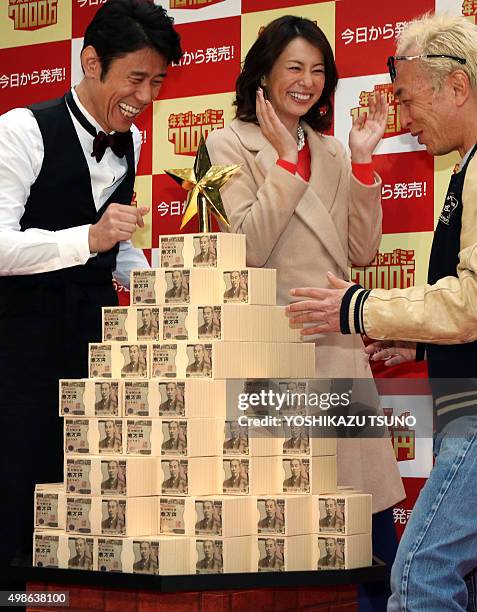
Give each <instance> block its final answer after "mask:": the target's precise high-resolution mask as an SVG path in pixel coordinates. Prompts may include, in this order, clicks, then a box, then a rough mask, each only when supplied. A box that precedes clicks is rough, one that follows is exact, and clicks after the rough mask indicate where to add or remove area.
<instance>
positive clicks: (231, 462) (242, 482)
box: [222, 458, 249, 495]
mask: <svg viewBox="0 0 477 612" xmlns="http://www.w3.org/2000/svg"><path fill="white" fill-rule="evenodd" d="M222 463H223V468H224V472H225V480H224V482H223V485H222V487H223V492H224V493H235V494H242V495H243V494H245V493H248V492H249V483H248V469H249V460H248V459H238V458H233V459H223V462H222Z"/></svg>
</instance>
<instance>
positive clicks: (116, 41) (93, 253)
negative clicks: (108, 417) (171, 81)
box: [0, 0, 182, 581]
mask: <svg viewBox="0 0 477 612" xmlns="http://www.w3.org/2000/svg"><path fill="white" fill-rule="evenodd" d="M181 54H182V52H181V49H180V43H179V36H178V34H177V32H175V30H174V28H173V26H172V19H170V18H169V17H168V16H167V14H166V12H165V11H164V9H162V8H161V7H159V6H156V5H155V3H154V2H153V1H152V0H108V1H107V2H105V3H103V4H102V5H101V7H100V8H99V9H98V10H97V12H96V14H95V16H94V18H93V19H92V21H91V23H90V24H89V25H88V27H87V28H86V31H85V35H84V43H83V49H82V51H81V66H82V69H83V78H82V80H81V82H80V83H79V84H78V85H77V86H76V87H74V88H72V89H71V90H70V91H68V92H67V93H66V95H65V96H64V97H62V98H58V99H56V100H49V101H46V102H42V103H40V104H35V105H32V106H30V107H29V108H16V109H13V110H11V111H9V112H8V113H6V114H4V115H2V116H1V117H0V142H1V143H2V146H1V148H0V184H1V186H2V189H1V191H0V372H1V379H0V388H1V393H0V430H1V431H2V432H4V435H3V438H2V445H1V450H0V463H1V464H2V471H1V475H2V483H3V486H4V490H5V492H7V491H8V498H9V499H10V500H11V503H4V504H2V506H1V508H0V540H1V542H2V547H1V549H0V581H2V580H3V579H4V578H5V576H6V575H7V568H8V566H9V565H10V564H11V561H12V558H13V556H14V555H15V554H16V553H17V554H18V555H21V556H23V555H24V553H25V552H28V550H29V549H30V548H31V539H32V538H31V531H32V525H33V513H32V510H33V487H34V483H35V482H57V481H60V480H62V476H63V474H62V472H63V470H62V463H63V460H62V452H61V448H62V437H63V436H62V422H61V420H60V419H59V417H58V379H59V378H81V377H84V376H87V365H88V342H97V341H99V340H101V306H113V305H117V295H116V293H115V291H114V288H113V283H112V278H113V273H114V276H115V278H117V279H118V280H119V281H120V282H122V283H123V284H126V285H127V284H128V278H129V272H130V270H131V269H134V268H145V267H148V263H147V261H146V259H145V257H144V255H143V253H142V252H141V251H140V250H138V249H135V248H134V247H133V246H132V244H131V241H130V238H131V236H132V234H133V233H134V231H135V229H136V227H138V226H139V227H143V226H144V222H143V216H144V215H145V214H146V213H147V208H144V207H140V208H136V207H133V206H130V204H131V200H132V196H133V189H134V179H135V172H136V167H137V162H138V157H139V152H140V148H141V135H140V132H139V130H138V129H137V127H135V126H134V121H135V120H136V118H138V117H139V115H140V114H141V113H142V112H143V111H144V110H145V109H147V108H148V107H150V105H151V104H152V101H153V100H154V99H155V98H156V97H157V96H158V95H159V91H160V89H161V86H162V83H163V81H164V78H165V77H166V72H167V67H168V65H169V64H170V63H171V62H175V61H178V60H179V59H180V57H181ZM19 440H22V449H23V450H22V453H21V456H20V459H19V460H18V461H15V468H14V469H13V468H12V467H11V466H12V461H11V458H12V457H13V456H15V457H18V442H19Z"/></svg>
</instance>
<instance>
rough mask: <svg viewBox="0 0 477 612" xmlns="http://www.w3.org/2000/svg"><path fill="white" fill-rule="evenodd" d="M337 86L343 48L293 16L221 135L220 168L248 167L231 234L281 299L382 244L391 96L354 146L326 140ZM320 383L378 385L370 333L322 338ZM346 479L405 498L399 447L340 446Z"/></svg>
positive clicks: (263, 50) (383, 502) (377, 502)
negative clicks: (378, 167)
mask: <svg viewBox="0 0 477 612" xmlns="http://www.w3.org/2000/svg"><path fill="white" fill-rule="evenodd" d="M336 83H337V73H336V66H335V63H334V58H333V53H332V50H331V47H330V45H329V43H328V41H327V40H326V37H325V36H324V34H323V33H322V32H321V30H320V29H319V28H318V27H317V26H316V25H315V24H314V23H313V22H311V21H309V20H306V19H301V18H298V17H290V16H287V17H282V18H280V19H277V20H275V21H274V22H272V23H271V24H269V25H268V26H267V27H266V28H265V29H264V31H263V32H262V33H261V35H260V36H259V38H258V39H257V41H256V42H255V43H254V45H253V46H252V47H251V49H250V51H249V52H248V54H247V57H246V59H245V62H244V66H243V70H242V73H241V75H240V76H239V79H238V81H237V100H236V105H237V118H236V119H234V121H232V123H231V124H230V125H229V126H228V127H226V128H225V129H223V130H217V131H214V132H212V133H211V134H210V135H209V138H208V140H207V148H208V151H209V154H210V157H211V160H212V163H216V164H235V163H237V164H241V171H240V173H239V174H238V175H236V176H235V177H234V178H233V179H232V180H231V181H229V182H228V183H227V185H226V186H225V187H224V188H223V189H222V190H221V193H222V198H223V201H224V204H225V208H226V211H227V214H228V216H229V220H230V224H231V227H230V231H232V232H238V233H244V234H246V236H247V264H248V265H249V266H251V267H267V268H275V269H276V270H277V284H278V303H279V304H287V303H289V301H290V296H289V291H290V289H291V288H293V287H306V286H327V278H326V273H327V272H328V271H331V272H333V273H334V274H336V275H337V276H339V277H340V278H344V279H347V278H348V266H349V264H350V262H353V263H354V264H357V265H366V264H368V263H369V262H370V261H371V260H372V259H373V257H374V255H375V253H376V251H377V249H378V246H379V241H380V238H381V201H380V195H381V180H380V178H379V176H377V175H376V174H374V173H373V171H372V165H371V164H372V159H371V155H372V152H373V150H374V148H375V146H376V145H377V143H378V142H379V140H380V139H381V137H382V134H383V132H384V127H385V123H386V117H387V106H386V103H385V101H384V100H383V99H381V98H379V99H377V100H376V102H374V103H372V104H371V108H370V112H369V113H368V118H367V120H364V118H361V119H360V120H358V121H357V122H355V124H354V125H353V128H352V130H351V133H350V140H349V144H350V149H351V152H352V162H353V165H352V164H351V163H350V161H349V159H348V156H347V154H346V151H345V149H344V147H343V145H342V144H341V143H340V142H338V140H336V139H335V138H333V137H331V136H324V135H323V134H322V132H323V131H325V130H326V129H327V128H329V126H330V125H331V120H332V106H331V98H332V94H333V92H334V90H335V87H336ZM312 340H313V341H314V342H315V343H316V375H317V377H320V378H328V377H342V378H345V377H349V378H372V373H371V370H370V368H369V364H368V357H367V356H366V354H365V353H364V350H363V343H362V341H361V338H360V337H356V336H342V335H341V334H329V335H326V336H315V337H313V338H312ZM338 465H339V483H340V484H347V485H353V486H354V487H356V488H357V489H360V490H363V491H366V492H370V493H372V494H373V511H374V512H380V511H383V510H385V509H386V508H390V507H391V506H392V505H394V504H395V503H397V502H398V501H400V500H401V499H402V498H403V497H404V490H403V487H402V483H401V479H400V477H399V472H398V469H397V464H396V460H395V458H394V452H393V449H392V446H391V443H390V441H389V439H362V440H349V439H346V440H339V443H338Z"/></svg>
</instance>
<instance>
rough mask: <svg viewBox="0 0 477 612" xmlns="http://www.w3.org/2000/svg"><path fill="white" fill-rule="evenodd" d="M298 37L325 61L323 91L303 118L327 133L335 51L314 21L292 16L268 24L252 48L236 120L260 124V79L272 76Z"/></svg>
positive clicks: (241, 82)
mask: <svg viewBox="0 0 477 612" xmlns="http://www.w3.org/2000/svg"><path fill="white" fill-rule="evenodd" d="M298 37H301V38H304V39H305V40H306V41H308V42H309V43H310V44H312V45H313V46H314V47H316V48H317V49H319V50H320V51H321V53H322V54H323V59H324V62H325V86H324V88H323V92H322V94H321V96H320V99H319V100H318V102H317V103H316V104H314V105H313V106H312V107H311V108H310V110H309V111H308V112H307V113H306V115H304V116H303V119H304V120H305V121H306V122H307V123H308V124H309V125H310V126H311V127H312V128H313V129H314V130H318V131H320V132H324V131H326V130H327V129H328V128H329V127H330V126H331V121H332V119H333V103H332V96H333V93H334V91H335V89H336V85H337V83H338V71H337V69H336V64H335V59H334V56H333V51H332V49H331V46H330V43H329V42H328V39H327V38H326V36H325V35H324V33H323V32H322V30H320V28H319V27H318V26H317V25H316V24H315V23H313V21H310V20H309V19H304V18H303V17H295V16H293V15H285V16H283V17H280V18H279V19H275V20H274V21H272V22H271V23H269V24H268V25H267V26H266V28H265V29H264V30H263V31H262V32H261V33H260V35H259V37H258V38H257V40H256V41H255V42H254V43H253V45H252V46H251V47H250V50H249V52H248V53H247V55H246V57H245V61H244V63H243V67H242V72H241V73H240V76H239V78H238V79H237V83H236V86H235V91H236V94H237V97H236V100H235V102H234V104H235V105H236V106H237V112H236V117H237V118H238V119H241V120H242V121H247V122H249V123H258V120H257V115H256V114H255V105H256V92H257V88H258V87H259V86H260V78H261V77H262V76H263V75H267V74H269V73H270V71H271V69H272V68H273V65H274V63H275V62H276V60H277V58H278V57H279V56H280V55H281V53H282V52H283V50H284V49H285V47H286V46H287V45H288V44H289V43H290V42H291V41H292V40H294V39H295V38H298ZM320 109H321V112H323V111H325V112H323V114H320Z"/></svg>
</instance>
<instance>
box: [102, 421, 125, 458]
mask: <svg viewBox="0 0 477 612" xmlns="http://www.w3.org/2000/svg"><path fill="white" fill-rule="evenodd" d="M98 427H99V443H98V450H99V452H100V453H105V454H106V453H122V452H123V422H122V420H121V419H100V420H99V421H98Z"/></svg>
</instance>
